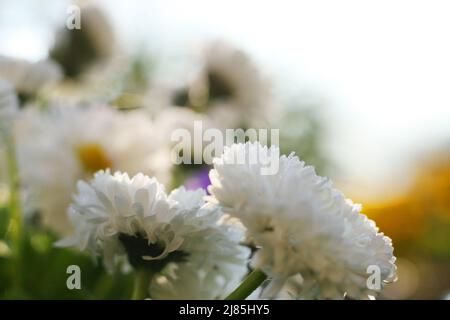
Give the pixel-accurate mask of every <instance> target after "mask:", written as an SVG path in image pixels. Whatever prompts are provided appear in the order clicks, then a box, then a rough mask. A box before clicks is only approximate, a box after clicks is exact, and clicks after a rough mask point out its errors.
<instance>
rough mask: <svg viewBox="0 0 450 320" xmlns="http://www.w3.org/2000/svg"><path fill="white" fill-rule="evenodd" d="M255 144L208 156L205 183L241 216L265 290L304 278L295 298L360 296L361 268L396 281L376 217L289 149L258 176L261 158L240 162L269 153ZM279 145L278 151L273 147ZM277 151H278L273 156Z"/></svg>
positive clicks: (363, 288)
mask: <svg viewBox="0 0 450 320" xmlns="http://www.w3.org/2000/svg"><path fill="white" fill-rule="evenodd" d="M273 148H276V147H274V146H272V147H271V148H267V147H262V146H261V145H260V144H259V143H246V144H235V145H232V146H231V147H229V148H225V151H224V154H223V155H222V157H221V158H217V159H215V161H214V170H212V171H211V172H210V178H211V183H212V185H211V186H210V188H209V191H210V193H211V194H212V195H213V196H214V197H213V198H211V201H213V202H219V203H220V204H221V205H222V206H223V207H224V208H225V211H226V212H228V213H229V214H230V215H232V216H235V217H237V218H239V219H241V221H242V223H243V224H244V226H245V227H246V228H247V229H248V237H249V238H250V239H251V240H252V241H254V243H255V245H256V246H258V247H260V249H259V250H258V251H257V253H256V255H255V257H254V258H253V261H252V262H253V264H254V266H255V267H256V268H261V269H262V270H263V271H265V272H266V273H267V274H268V275H269V276H271V277H273V280H272V284H271V287H270V288H268V290H267V291H266V292H267V295H268V296H272V297H273V296H276V294H277V292H278V290H279V289H280V288H281V287H283V285H284V284H285V283H286V280H287V279H289V278H291V277H293V276H297V277H298V276H299V275H300V279H302V287H303V289H304V290H302V293H301V296H307V295H310V297H311V296H313V297H316V298H343V297H344V296H345V295H347V296H349V297H352V298H365V297H366V296H367V295H368V294H369V293H371V291H370V290H369V289H368V288H367V286H366V280H367V278H368V276H369V274H367V273H366V271H367V267H368V266H370V265H376V266H378V267H379V268H380V270H381V274H380V276H381V281H383V282H385V283H387V282H391V281H393V280H394V279H395V273H396V267H395V264H394V263H395V257H394V256H393V247H392V243H391V240H390V239H389V238H388V237H385V236H384V235H383V234H382V233H378V228H377V227H376V226H375V223H374V222H373V221H371V220H369V219H368V218H367V217H366V216H365V215H363V214H361V213H360V211H361V207H360V206H359V205H354V204H353V203H352V202H351V201H350V200H348V199H346V198H345V197H344V195H343V194H342V193H341V192H340V191H338V190H336V189H335V188H333V187H332V184H331V182H330V180H329V179H326V178H322V177H319V176H317V175H316V174H315V172H314V169H313V167H310V166H305V164H304V163H303V162H301V161H300V160H299V159H298V157H296V156H294V155H292V154H291V155H289V156H284V155H283V156H281V157H279V159H273V160H279V171H278V173H276V174H274V175H261V173H260V169H261V164H259V163H253V164H248V163H244V164H239V163H236V161H235V160H234V159H236V156H241V157H242V156H243V157H244V158H245V159H247V158H248V157H249V156H250V157H251V155H252V154H253V155H259V156H260V155H261V152H262V153H265V157H274V155H276V154H279V153H277V152H271V151H272V149H273ZM276 151H278V150H276ZM277 157H278V156H277Z"/></svg>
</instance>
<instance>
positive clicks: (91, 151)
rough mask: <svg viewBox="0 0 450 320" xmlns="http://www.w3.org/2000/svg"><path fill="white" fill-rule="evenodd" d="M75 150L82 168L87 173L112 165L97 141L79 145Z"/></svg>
mask: <svg viewBox="0 0 450 320" xmlns="http://www.w3.org/2000/svg"><path fill="white" fill-rule="evenodd" d="M76 151H77V155H78V159H79V160H80V162H81V165H82V166H83V169H84V170H85V171H86V172H88V173H94V172H97V171H99V170H102V169H103V170H104V169H108V168H111V167H112V162H111V160H110V159H109V158H108V156H107V155H106V152H105V151H104V150H103V148H102V147H101V146H100V145H98V144H97V143H86V144H83V145H80V146H78V147H77V150H76Z"/></svg>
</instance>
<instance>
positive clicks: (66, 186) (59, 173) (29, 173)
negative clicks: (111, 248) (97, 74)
mask: <svg viewBox="0 0 450 320" xmlns="http://www.w3.org/2000/svg"><path fill="white" fill-rule="evenodd" d="M15 131H16V140H17V150H18V159H19V167H20V171H21V176H22V181H23V183H24V186H25V188H26V189H27V191H28V193H29V194H30V199H29V201H28V203H26V207H27V208H28V210H27V212H30V211H31V210H30V209H32V210H34V211H38V212H39V213H42V216H41V217H42V219H43V221H42V222H43V223H44V225H47V226H49V227H50V228H52V229H53V230H55V231H57V232H58V233H62V234H65V233H67V232H68V231H70V230H71V226H70V224H69V221H68V219H67V216H66V214H65V212H66V210H67V207H68V205H69V203H70V201H71V195H72V193H73V192H74V190H75V187H76V182H77V181H78V180H79V179H86V178H88V177H91V175H92V174H93V173H94V172H96V171H98V170H101V169H107V168H110V169H112V170H127V172H130V173H132V174H135V173H138V172H143V173H146V174H151V175H154V176H156V177H158V178H159V179H161V180H162V181H167V180H168V179H169V176H170V166H171V164H170V162H169V161H167V159H168V158H169V154H170V149H169V146H168V144H167V143H166V141H165V140H164V139H163V138H162V137H160V135H159V133H158V129H157V128H156V126H155V125H154V123H153V122H152V121H151V120H150V119H149V118H148V117H147V116H146V115H145V114H143V113H142V112H139V111H133V112H126V113H123V112H119V111H117V110H114V109H112V108H109V107H106V106H100V107H93V106H91V107H87V108H83V107H80V106H74V107H69V106H66V107H53V108H50V109H49V110H47V111H40V110H38V109H37V108H29V109H27V110H24V111H23V113H22V114H21V115H20V116H19V118H18V121H17V126H16V130H15Z"/></svg>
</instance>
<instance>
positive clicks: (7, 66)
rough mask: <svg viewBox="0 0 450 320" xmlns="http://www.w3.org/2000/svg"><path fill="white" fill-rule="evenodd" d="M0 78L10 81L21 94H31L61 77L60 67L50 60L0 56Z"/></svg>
mask: <svg viewBox="0 0 450 320" xmlns="http://www.w3.org/2000/svg"><path fill="white" fill-rule="evenodd" d="M0 78H4V79H6V80H7V81H8V82H9V83H11V84H12V85H13V86H14V88H15V90H16V91H17V92H18V93H19V94H22V95H33V94H36V93H37V92H38V91H39V90H41V89H43V88H44V87H45V86H48V85H51V84H53V83H56V82H58V81H59V80H60V79H61V78H62V72H61V69H60V67H59V66H58V65H57V64H56V63H54V62H53V61H51V60H42V61H38V62H29V61H26V60H21V59H15V58H10V57H6V56H0Z"/></svg>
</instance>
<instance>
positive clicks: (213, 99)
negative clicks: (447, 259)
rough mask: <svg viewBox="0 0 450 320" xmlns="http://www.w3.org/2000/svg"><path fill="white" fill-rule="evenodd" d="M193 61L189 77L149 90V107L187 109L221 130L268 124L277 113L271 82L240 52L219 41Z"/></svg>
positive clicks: (210, 45)
mask: <svg viewBox="0 0 450 320" xmlns="http://www.w3.org/2000/svg"><path fill="white" fill-rule="evenodd" d="M194 60H196V61H195V62H197V63H191V64H192V65H195V67H194V68H193V70H190V72H189V71H188V72H187V73H190V74H191V75H190V76H189V77H187V78H188V79H186V80H183V81H181V83H176V84H175V83H171V84H166V87H164V85H161V84H160V85H159V86H160V87H158V85H157V86H156V87H153V88H152V89H150V90H149V96H150V97H151V99H149V100H152V101H153V103H150V105H149V107H150V108H151V109H158V106H159V107H161V106H174V107H178V108H184V109H187V108H189V109H191V110H194V111H195V112H197V113H200V114H205V115H206V116H207V117H208V118H209V119H210V122H211V125H212V127H214V128H217V129H221V130H225V129H228V128H249V127H256V128H258V127H267V126H268V125H269V124H270V123H271V121H272V120H273V119H274V117H275V116H276V115H277V112H276V111H277V105H276V102H275V99H274V96H273V94H272V88H271V85H270V82H269V81H268V79H266V78H265V77H264V76H263V75H262V74H261V73H260V71H259V70H258V68H257V67H256V66H255V64H254V63H253V61H251V59H250V58H249V57H248V56H247V55H246V54H245V53H244V52H243V51H240V50H238V49H236V48H234V47H233V46H231V45H229V44H226V43H224V42H219V41H218V42H213V43H211V44H209V45H208V46H207V47H206V48H205V50H203V51H202V52H201V54H199V55H198V56H197V57H196V59H194ZM176 78H177V79H179V78H182V75H180V76H177V77H176ZM161 82H162V81H161ZM168 87H169V88H168ZM174 88H175V89H174ZM155 106H156V107H155Z"/></svg>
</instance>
